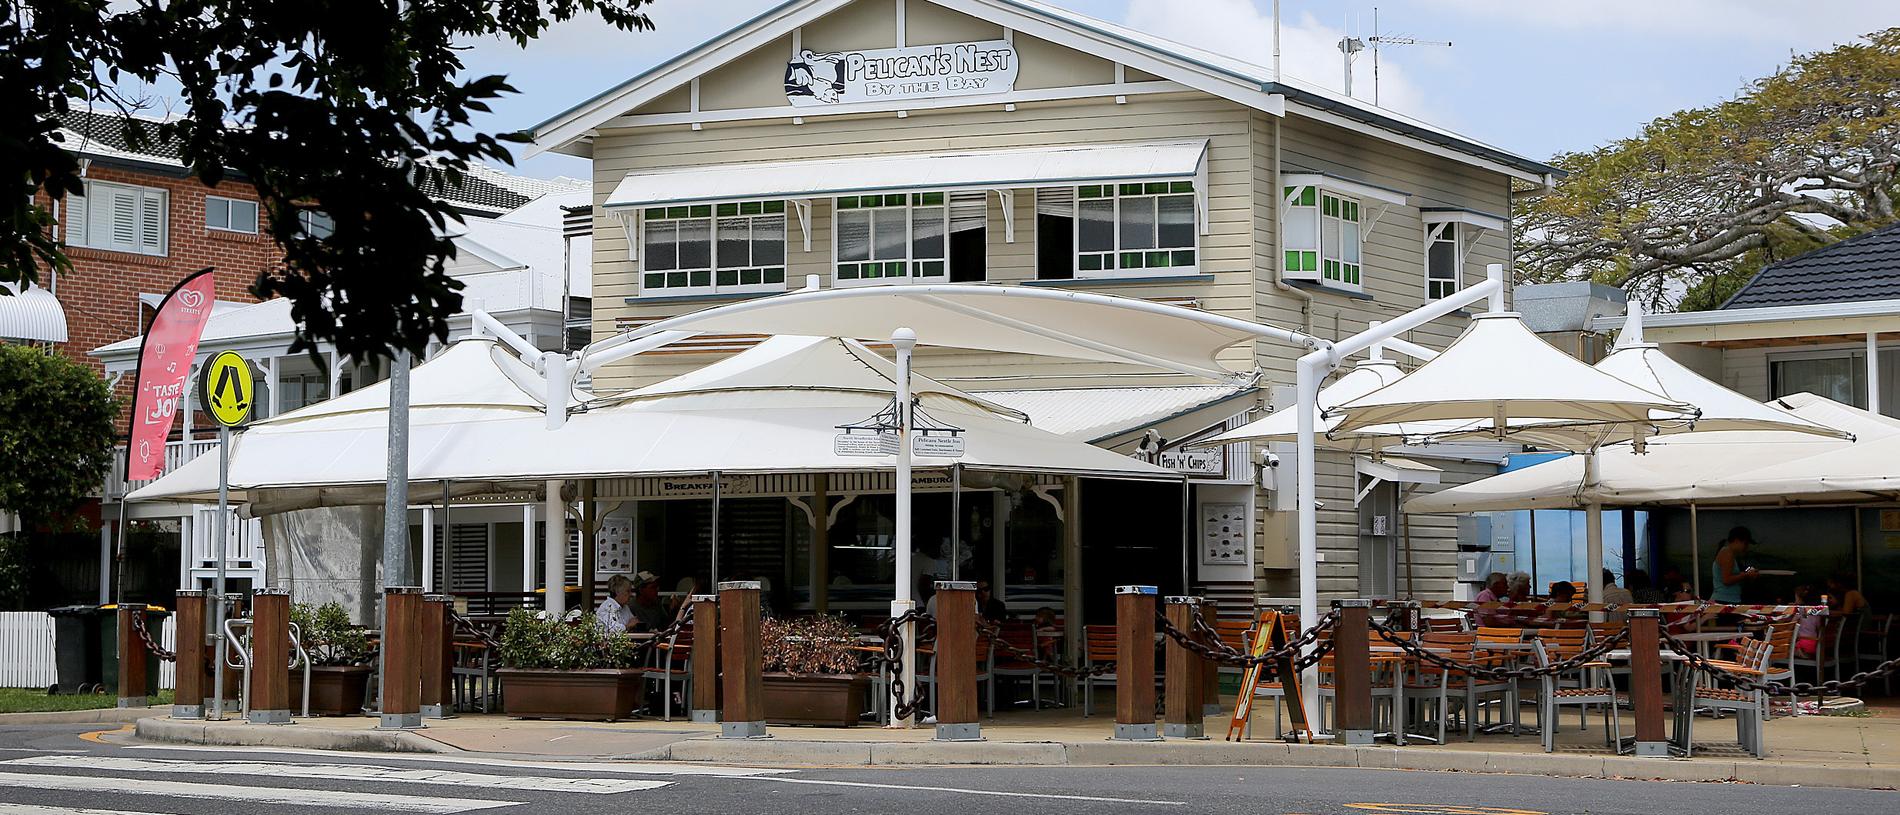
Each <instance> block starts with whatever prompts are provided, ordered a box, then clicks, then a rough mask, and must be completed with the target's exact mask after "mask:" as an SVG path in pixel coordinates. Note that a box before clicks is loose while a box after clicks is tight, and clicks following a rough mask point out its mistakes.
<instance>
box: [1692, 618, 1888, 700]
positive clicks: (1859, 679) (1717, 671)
mask: <svg viewBox="0 0 1900 815" xmlns="http://www.w3.org/2000/svg"><path fill="white" fill-rule="evenodd" d="M1662 639H1663V644H1664V645H1666V646H1667V647H1668V648H1669V650H1671V651H1674V652H1676V653H1677V654H1679V655H1681V656H1682V658H1683V659H1684V660H1685V661H1687V662H1688V663H1689V667H1691V668H1694V669H1695V670H1697V671H1701V672H1702V673H1704V674H1707V675H1709V676H1710V677H1713V678H1715V679H1718V680H1721V681H1724V682H1727V683H1729V684H1731V685H1734V686H1735V687H1736V688H1738V689H1741V690H1745V691H1760V692H1763V693H1766V694H1768V695H1769V696H1845V695H1846V691H1848V690H1851V689H1856V688H1859V687H1860V686H1862V685H1865V684H1867V683H1868V682H1869V681H1871V680H1874V679H1880V678H1882V677H1885V676H1888V675H1889V674H1892V673H1893V672H1894V671H1896V670H1900V658H1896V659H1890V660H1887V661H1886V662H1882V663H1880V664H1879V665H1876V666H1874V668H1873V669H1872V670H1868V671H1861V672H1860V673H1857V674H1854V675H1853V676H1850V677H1848V678H1846V679H1830V680H1827V681H1826V682H1821V683H1819V684H1816V683H1812V682H1795V681H1790V682H1788V683H1787V684H1785V685H1784V684H1781V683H1778V682H1770V681H1768V680H1767V679H1765V678H1763V677H1756V676H1748V675H1746V674H1738V673H1735V672H1733V671H1730V670H1728V669H1727V668H1724V667H1723V666H1722V665H1720V664H1717V663H1718V660H1714V659H1710V658H1709V657H1705V656H1703V655H1702V652H1700V651H1698V650H1696V648H1695V646H1693V645H1690V644H1688V643H1685V642H1683V641H1682V640H1679V639H1676V638H1675V637H1674V636H1673V635H1671V634H1670V633H1669V632H1668V631H1663V632H1662ZM1731 664H1732V663H1731Z"/></svg>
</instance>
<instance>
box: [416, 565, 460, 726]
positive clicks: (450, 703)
mask: <svg viewBox="0 0 1900 815" xmlns="http://www.w3.org/2000/svg"><path fill="white" fill-rule="evenodd" d="M454 603H455V598H453V597H450V596H448V595H446V594H425V595H423V596H422V696H421V702H422V704H421V712H422V718H424V719H446V718H449V717H450V716H453V715H455V621H454V620H453V619H450V617H449V610H450V609H451V608H454Z"/></svg>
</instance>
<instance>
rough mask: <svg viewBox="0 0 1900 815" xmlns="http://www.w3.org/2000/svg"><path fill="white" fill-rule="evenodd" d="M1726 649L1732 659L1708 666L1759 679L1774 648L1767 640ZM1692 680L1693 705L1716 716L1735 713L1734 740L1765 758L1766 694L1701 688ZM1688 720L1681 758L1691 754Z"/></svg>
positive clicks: (1691, 733) (1692, 743)
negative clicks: (1694, 685) (1710, 711)
mask: <svg viewBox="0 0 1900 815" xmlns="http://www.w3.org/2000/svg"><path fill="white" fill-rule="evenodd" d="M1728 649H1729V650H1730V651H1732V652H1734V653H1735V654H1736V657H1735V658H1734V659H1733V660H1721V659H1717V660H1710V664H1712V665H1715V666H1716V667H1719V668H1721V669H1722V670H1724V671H1727V672H1729V673H1732V674H1736V675H1738V676H1746V677H1752V678H1755V679H1761V678H1762V677H1764V676H1766V675H1767V674H1768V664H1769V661H1770V660H1772V659H1773V658H1774V646H1773V645H1772V644H1771V643H1770V642H1768V641H1767V640H1758V639H1748V640H1743V641H1742V642H1740V643H1739V644H1735V645H1730V646H1728ZM1691 681H1696V682H1697V684H1696V688H1695V706H1696V707H1697V708H1709V709H1712V710H1714V711H1716V712H1717V713H1718V714H1720V713H1724V712H1727V713H1734V714H1735V740H1736V741H1738V742H1740V743H1741V745H1742V748H1743V749H1745V750H1747V751H1749V753H1751V754H1753V755H1754V756H1755V757H1756V758H1766V757H1767V756H1768V748H1767V745H1766V744H1765V742H1764V735H1765V727H1764V723H1765V722H1767V721H1768V710H1769V709H1768V693H1767V691H1761V690H1742V689H1740V688H1722V687H1716V686H1714V685H1713V684H1708V685H1705V684H1703V683H1702V682H1701V681H1698V680H1691ZM1689 718H1690V731H1689V735H1688V737H1687V738H1685V739H1683V748H1684V755H1685V756H1688V755H1691V754H1693V753H1694V752H1695V725H1694V718H1695V717H1693V716H1691V717H1689Z"/></svg>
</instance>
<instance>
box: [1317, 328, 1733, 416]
mask: <svg viewBox="0 0 1900 815" xmlns="http://www.w3.org/2000/svg"><path fill="white" fill-rule="evenodd" d="M1336 413H1343V414H1344V418H1342V419H1341V420H1340V422H1339V424H1338V425H1337V426H1336V427H1335V432H1350V431H1354V430H1359V429H1361V428H1368V427H1373V426H1377V425H1387V424H1396V423H1401V422H1420V421H1486V420H1489V421H1491V422H1492V423H1493V428H1492V431H1493V432H1494V433H1496V432H1498V431H1497V426H1500V425H1501V426H1503V427H1504V431H1503V432H1502V433H1500V434H1499V435H1508V434H1509V432H1510V430H1511V428H1512V426H1513V425H1515V426H1520V427H1521V426H1529V425H1533V424H1544V423H1563V424H1565V425H1567V426H1571V427H1591V426H1594V427H1600V428H1617V427H1637V426H1648V425H1654V424H1657V423H1661V422H1671V421H1682V420H1688V419H1693V418H1695V415H1696V411H1695V408H1694V407H1693V406H1691V405H1688V404H1684V403H1682V402H1678V401H1675V400H1672V399H1670V398H1669V397H1667V396H1663V395H1661V394H1657V393H1652V392H1650V391H1647V390H1644V389H1642V388H1639V387H1637V386H1636V385H1633V384H1630V383H1628V382H1625V381H1623V380H1621V379H1618V378H1617V377H1615V376H1613V375H1611V374H1609V373H1605V372H1603V371H1599V370H1597V369H1595V368H1592V367H1591V366H1590V365H1588V364H1587V363H1584V362H1582V361H1581V360H1578V359H1576V358H1575V357H1572V356H1570V355H1568V354H1565V353H1564V352H1562V351H1559V350H1557V349H1556V348H1553V347H1551V345H1550V344H1549V343H1547V342H1544V341H1543V340H1542V339H1541V338H1539V337H1538V336H1537V335H1536V334H1535V333H1532V331H1531V330H1530V328H1529V327H1527V326H1525V325H1524V320H1523V317H1522V316H1520V315H1518V314H1516V313H1515V312H1502V313H1490V314H1480V315H1477V316H1476V317H1473V318H1472V321H1471V326H1470V327H1469V328H1467V329H1465V332H1464V333H1463V334H1461V335H1459V337H1458V339H1456V340H1454V341H1452V344H1451V346H1450V347H1448V348H1446V349H1445V351H1444V353H1441V354H1439V356H1438V358H1437V359H1433V360H1432V361H1430V362H1427V363H1425V364H1424V365H1421V366H1419V368H1418V370H1415V371H1413V372H1412V373H1411V374H1409V375H1407V376H1406V377H1404V378H1403V379H1400V380H1399V381H1397V382H1394V383H1392V384H1391V385H1388V386H1386V387H1384V388H1380V389H1379V390H1377V391H1374V392H1372V393H1370V394H1367V395H1365V396H1362V397H1360V398H1358V399H1355V400H1352V401H1350V402H1347V403H1345V404H1343V405H1340V406H1339V407H1337V408H1335V409H1333V410H1329V411H1327V415H1328V416H1329V417H1330V416H1332V415H1334V414H1336Z"/></svg>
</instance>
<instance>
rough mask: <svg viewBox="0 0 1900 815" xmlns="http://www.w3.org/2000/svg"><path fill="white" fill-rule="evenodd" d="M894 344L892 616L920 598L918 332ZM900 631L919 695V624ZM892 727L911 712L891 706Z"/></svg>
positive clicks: (910, 684) (911, 696) (910, 680)
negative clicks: (915, 478) (915, 456)
mask: <svg viewBox="0 0 1900 815" xmlns="http://www.w3.org/2000/svg"><path fill="white" fill-rule="evenodd" d="M891 345H892V346H893V347H895V348H896V349H897V473H896V481H897V484H896V487H897V518H896V524H895V525H896V527H897V529H896V533H897V534H896V535H895V536H893V540H892V541H891V545H892V546H893V547H895V550H894V551H895V552H896V555H897V573H896V575H895V576H894V578H893V580H892V582H894V583H896V589H897V592H896V599H894V600H892V601H891V618H892V619H896V618H898V617H902V616H904V615H905V614H907V613H909V612H910V610H911V609H914V608H916V607H917V600H916V598H914V597H912V596H911V585H912V583H913V582H914V581H913V579H912V577H911V573H910V570H911V557H910V498H911V495H910V418H911V417H910V356H911V352H912V351H913V350H915V349H916V347H917V332H915V331H912V330H910V329H908V328H899V329H897V330H896V331H895V332H892V333H891ZM900 635H901V636H902V637H903V639H904V647H903V659H904V675H903V676H902V677H901V678H898V681H900V682H902V683H904V698H905V699H907V700H915V699H916V698H917V626H916V625H915V624H906V625H904V627H903V630H902V632H900ZM890 724H891V726H892V727H910V726H912V725H914V724H915V721H914V718H913V717H910V716H904V717H901V718H900V717H899V716H898V714H897V708H896V706H895V705H893V706H892V707H891V722H890Z"/></svg>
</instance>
